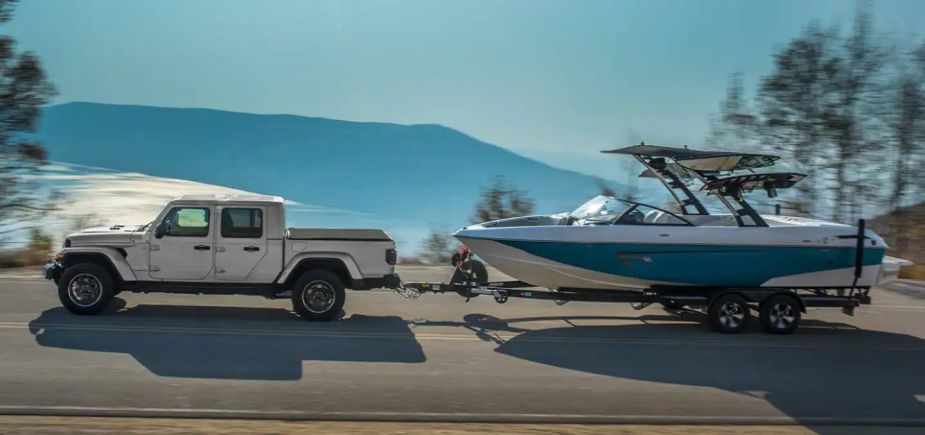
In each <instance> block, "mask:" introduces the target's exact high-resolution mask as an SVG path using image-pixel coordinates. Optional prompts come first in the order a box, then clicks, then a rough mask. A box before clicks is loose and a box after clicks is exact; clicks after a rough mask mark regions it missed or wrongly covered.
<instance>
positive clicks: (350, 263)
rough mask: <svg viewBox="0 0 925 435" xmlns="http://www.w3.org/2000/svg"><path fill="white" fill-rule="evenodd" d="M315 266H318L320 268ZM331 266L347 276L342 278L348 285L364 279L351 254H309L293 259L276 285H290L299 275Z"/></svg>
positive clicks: (277, 279) (281, 273) (280, 275)
mask: <svg viewBox="0 0 925 435" xmlns="http://www.w3.org/2000/svg"><path fill="white" fill-rule="evenodd" d="M313 265H318V267H315V266H313ZM331 266H337V268H338V269H340V273H341V274H345V275H346V276H341V277H340V278H341V279H345V280H344V281H345V282H346V283H350V282H351V281H359V280H362V279H363V275H362V274H361V273H360V268H359V266H357V264H356V261H355V260H354V259H353V257H351V256H350V254H347V253H344V252H307V253H303V254H299V255H296V256H295V257H293V258H292V260H290V261H289V264H288V265H286V268H285V269H283V271H282V272H280V274H279V277H278V278H276V283H277V284H288V283H289V282H291V281H293V280H295V279H298V275H299V274H300V273H301V272H303V271H305V270H306V269H313V268H325V269H327V268H330V267H331Z"/></svg>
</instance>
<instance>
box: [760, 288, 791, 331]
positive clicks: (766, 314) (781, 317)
mask: <svg viewBox="0 0 925 435" xmlns="http://www.w3.org/2000/svg"><path fill="white" fill-rule="evenodd" d="M800 316H801V310H800V303H799V302H798V301H797V300H796V298H794V297H793V296H790V295H785V294H776V295H774V296H771V297H769V298H767V299H765V301H764V302H762V303H761V308H760V313H759V319H760V320H761V326H762V327H763V328H764V330H765V331H767V332H769V333H771V334H790V333H791V332H793V331H794V330H796V329H797V326H799V324H800Z"/></svg>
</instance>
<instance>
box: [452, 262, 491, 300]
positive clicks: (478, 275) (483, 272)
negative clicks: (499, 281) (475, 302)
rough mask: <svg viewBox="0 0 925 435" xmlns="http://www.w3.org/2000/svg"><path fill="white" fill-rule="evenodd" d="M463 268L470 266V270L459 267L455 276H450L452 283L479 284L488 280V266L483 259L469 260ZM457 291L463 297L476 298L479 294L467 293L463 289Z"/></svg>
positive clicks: (454, 273)
mask: <svg viewBox="0 0 925 435" xmlns="http://www.w3.org/2000/svg"><path fill="white" fill-rule="evenodd" d="M463 268H468V269H469V271H468V272H466V271H464V270H462V269H460V268H458V267H457V268H456V270H455V271H454V272H453V276H452V277H451V278H450V284H468V285H479V284H484V283H486V282H488V268H486V267H485V264H483V263H482V262H481V261H478V260H469V261H468V262H466V264H464V265H463ZM457 293H459V295H460V296H463V297H472V298H474V297H476V296H478V295H477V294H474V295H467V294H466V292H465V291H462V290H457Z"/></svg>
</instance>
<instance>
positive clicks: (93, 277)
mask: <svg viewBox="0 0 925 435" xmlns="http://www.w3.org/2000/svg"><path fill="white" fill-rule="evenodd" d="M114 288H115V283H114V282H113V278H112V275H110V274H109V271H107V270H106V269H105V268H103V267H101V266H99V265H96V264H92V263H81V264H75V265H73V266H71V267H68V268H67V269H65V270H64V273H62V274H61V278H60V279H59V280H58V299H60V300H61V304H62V305H64V308H67V310H68V311H70V312H72V313H74V314H98V313H99V312H100V311H103V309H104V308H106V306H107V305H109V301H111V300H112V296H113V290H114Z"/></svg>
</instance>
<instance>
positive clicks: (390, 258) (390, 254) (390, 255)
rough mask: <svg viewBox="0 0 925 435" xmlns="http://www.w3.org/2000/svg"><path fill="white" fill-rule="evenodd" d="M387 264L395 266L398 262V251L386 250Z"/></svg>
mask: <svg viewBox="0 0 925 435" xmlns="http://www.w3.org/2000/svg"><path fill="white" fill-rule="evenodd" d="M385 262H386V263H389V264H391V265H393V266H394V265H395V263H397V262H398V251H396V250H394V249H386V250H385Z"/></svg>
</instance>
